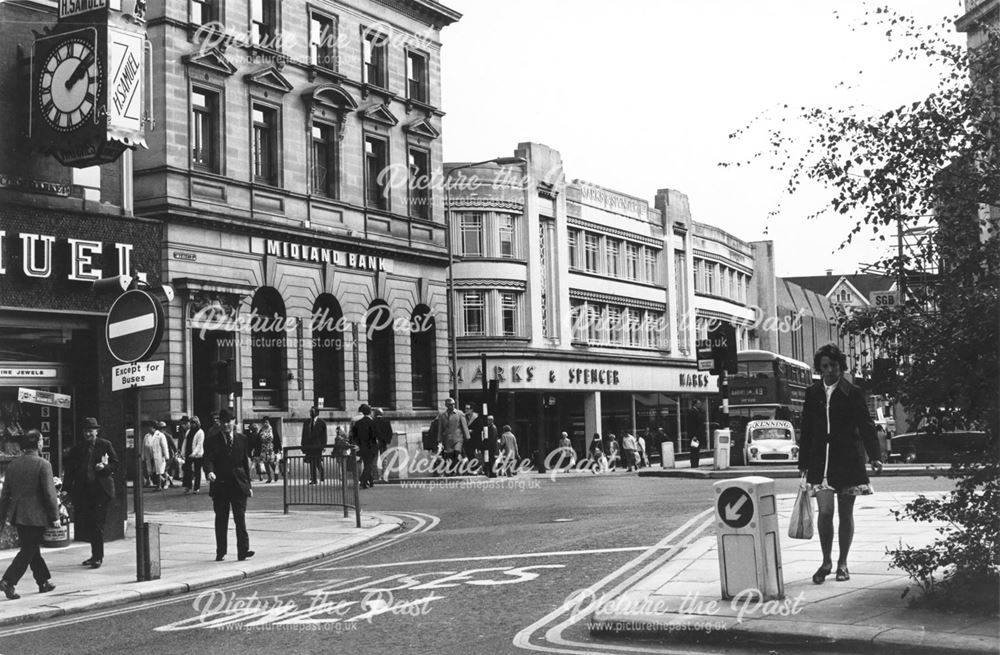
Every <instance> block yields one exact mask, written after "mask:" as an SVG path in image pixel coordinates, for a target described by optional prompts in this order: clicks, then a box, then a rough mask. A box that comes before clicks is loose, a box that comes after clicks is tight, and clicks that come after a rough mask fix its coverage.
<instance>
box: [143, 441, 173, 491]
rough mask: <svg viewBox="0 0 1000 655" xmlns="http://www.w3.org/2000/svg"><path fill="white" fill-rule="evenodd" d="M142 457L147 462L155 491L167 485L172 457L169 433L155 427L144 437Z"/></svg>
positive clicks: (147, 468) (147, 469)
mask: <svg viewBox="0 0 1000 655" xmlns="http://www.w3.org/2000/svg"><path fill="white" fill-rule="evenodd" d="M142 458H143V461H145V462H146V471H147V472H148V473H149V477H150V479H151V480H152V482H153V485H154V486H155V487H156V489H155V491H159V490H160V489H161V488H163V487H166V486H167V478H166V475H165V473H166V471H167V460H168V459H170V446H169V445H167V435H165V434H163V432H162V431H160V430H156V429H153V428H152V426H150V431H149V432H147V433H146V435H145V436H144V437H143V439H142Z"/></svg>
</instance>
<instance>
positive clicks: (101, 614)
mask: <svg viewBox="0 0 1000 655" xmlns="http://www.w3.org/2000/svg"><path fill="white" fill-rule="evenodd" d="M379 513H380V514H385V515H387V516H395V515H397V514H408V515H412V518H413V519H414V520H415V521H416V522H417V525H416V526H415V527H413V528H411V529H409V530H407V531H406V532H402V533H394V534H390V535H385V536H386V541H384V542H383V543H374V544H369V545H366V546H362V547H361V548H358V549H357V550H347V551H342V552H341V553H338V554H336V555H333V556H331V557H325V558H323V560H322V561H320V562H315V563H312V564H305V565H300V566H299V567H297V568H296V571H295V572H293V573H288V572H287V570H279V571H272V572H270V573H267V574H265V575H263V576H259V577H255V578H252V579H247V580H244V581H243V582H240V583H237V584H232V585H223V586H221V587H220V588H223V589H225V590H226V591H236V590H239V589H244V588H246V587H252V586H254V585H258V584H262V583H264V582H267V581H269V580H271V579H275V578H280V577H283V576H291V575H301V574H303V573H306V572H307V571H310V570H313V569H316V568H318V567H320V566H321V565H322V564H326V563H327V562H328V561H330V560H331V559H332V560H334V561H340V560H344V559H348V558H351V557H357V556H359V555H367V554H369V553H372V552H375V551H377V550H382V549H383V548H388V547H390V546H393V547H394V546H396V545H398V543H399V542H400V541H403V540H405V539H408V538H409V537H411V536H413V535H414V534H417V533H419V532H423V531H426V529H427V528H428V527H433V526H435V525H437V524H438V523H440V521H441V520H440V519H439V518H438V517H436V516H433V515H431V514H420V513H418V512H379ZM204 591H205V590H204V589H198V590H195V591H188V592H186V593H183V594H180V595H177V596H168V597H166V598H160V599H156V600H150V601H147V602H144V603H139V604H135V605H123V606H121V607H115V608H111V609H107V610H98V611H96V612H92V613H85V614H74V615H71V616H68V617H66V618H63V619H58V620H55V621H45V620H41V621H39V622H38V623H37V624H32V625H28V626H24V627H15V628H11V629H9V630H4V629H2V628H0V637H12V636H15V635H21V634H27V633H30V632H39V631H41V630H48V629H50V628H58V627H62V626H66V625H73V624H75V623H84V622H86V621H96V620H100V619H105V618H110V617H115V616H121V615H123V614H129V613H131V612H141V611H144V610H147V609H153V608H156V607H164V606H166V605H174V604H176V603H180V602H184V601H186V600H190V599H192V598H196V597H197V596H198V595H199V594H201V593H204Z"/></svg>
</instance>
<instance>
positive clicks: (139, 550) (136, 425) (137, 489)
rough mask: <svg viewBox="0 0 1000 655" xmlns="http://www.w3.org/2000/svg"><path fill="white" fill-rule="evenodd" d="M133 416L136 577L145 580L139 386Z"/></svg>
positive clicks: (146, 547) (134, 395)
mask: <svg viewBox="0 0 1000 655" xmlns="http://www.w3.org/2000/svg"><path fill="white" fill-rule="evenodd" d="M131 394H132V407H133V409H134V412H135V413H134V417H135V418H133V427H132V435H133V443H134V445H135V482H134V483H133V485H132V511H133V514H134V518H135V579H136V580H137V581H138V582H143V581H144V580H148V579H149V578H148V577H147V575H146V571H147V570H148V568H149V567H148V566H147V563H148V562H149V544H147V543H146V531H145V530H144V529H143V526H144V524H145V517H144V516H143V510H142V436H143V435H142V427H141V426H142V420H141V416H142V390H141V389H140V388H139V387H134V388H133V389H131Z"/></svg>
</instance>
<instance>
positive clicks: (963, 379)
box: [723, 7, 1000, 611]
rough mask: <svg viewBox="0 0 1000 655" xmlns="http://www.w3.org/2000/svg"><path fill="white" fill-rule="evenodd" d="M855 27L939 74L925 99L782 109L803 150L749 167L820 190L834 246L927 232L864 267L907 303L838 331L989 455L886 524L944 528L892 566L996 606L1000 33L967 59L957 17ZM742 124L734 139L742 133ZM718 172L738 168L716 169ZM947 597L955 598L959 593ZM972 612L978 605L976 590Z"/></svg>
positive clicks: (912, 409) (780, 147)
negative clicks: (888, 362)
mask: <svg viewBox="0 0 1000 655" xmlns="http://www.w3.org/2000/svg"><path fill="white" fill-rule="evenodd" d="M867 19H868V20H866V21H865V23H864V26H863V27H862V29H884V30H886V31H885V34H886V36H887V37H888V38H890V39H891V40H892V41H893V42H894V43H899V42H902V46H901V47H900V48H899V50H898V52H897V53H896V55H895V59H897V60H907V59H910V60H919V61H926V62H927V63H928V64H930V65H932V66H934V67H935V70H940V71H942V73H941V75H940V79H939V81H938V84H937V87H936V88H935V89H934V91H933V92H932V93H930V94H929V95H927V96H926V97H925V98H920V99H918V100H916V101H914V102H912V103H909V104H906V105H902V106H899V107H897V108H895V109H892V110H890V111H886V112H882V113H877V114H866V113H864V112H863V111H862V110H859V109H858V108H856V107H845V108H808V107H802V108H801V109H799V110H798V111H795V110H789V109H787V107H786V110H787V111H790V112H791V113H792V114H793V116H791V117H787V118H786V119H785V120H786V121H787V120H796V119H798V122H803V121H804V122H805V123H806V124H807V125H809V126H810V127H811V128H812V130H811V136H810V137H809V138H808V139H807V140H806V141H805V142H803V141H802V140H801V139H796V138H795V137H794V136H791V135H786V134H785V133H784V132H783V131H782V130H781V129H780V128H778V129H772V130H770V131H769V133H768V142H769V148H768V150H766V151H763V152H760V153H757V155H755V159H756V158H764V159H770V160H772V161H775V160H777V161H779V162H781V163H780V164H779V165H778V166H776V167H778V168H781V169H782V170H785V171H786V172H788V173H789V179H788V185H787V191H788V192H789V193H795V192H796V191H797V190H799V189H800V188H801V187H802V185H803V184H804V183H805V182H806V181H811V182H816V183H819V184H820V185H822V186H823V188H825V189H826V190H827V191H829V192H830V198H829V205H830V208H832V210H833V211H834V212H836V213H838V214H841V215H843V216H844V217H846V218H847V220H848V221H852V222H853V225H851V227H850V229H849V232H848V234H847V235H846V237H845V244H846V243H849V242H850V241H851V239H852V238H854V237H856V236H857V235H859V234H861V233H870V234H873V235H875V236H876V238H879V239H882V240H885V239H886V237H887V236H888V237H890V238H891V237H892V236H895V234H896V233H897V230H908V229H909V228H912V227H919V226H924V225H926V224H927V223H928V219H930V223H931V224H932V226H933V228H934V229H933V230H932V231H930V232H928V233H927V234H926V236H925V237H924V238H922V239H921V240H920V241H919V242H918V243H917V244H916V246H915V247H913V248H911V249H910V250H907V251H903V252H897V253H896V254H895V255H893V256H891V257H887V258H885V259H884V260H883V261H881V262H878V263H877V264H876V268H880V269H881V270H882V271H883V272H884V273H885V274H886V275H891V276H894V277H895V278H896V279H897V280H899V281H900V282H902V285H903V287H904V288H905V291H906V294H905V301H904V302H902V303H901V304H900V305H898V306H896V307H890V308H877V309H873V310H871V311H864V312H856V313H854V314H851V315H849V316H845V317H844V319H843V321H842V325H841V329H842V330H843V331H844V332H846V333H848V334H853V335H866V336H869V337H871V338H872V339H873V342H874V343H875V345H876V349H877V353H878V355H879V356H882V357H887V358H890V359H892V360H895V361H896V362H897V364H898V371H897V375H896V377H895V379H894V380H893V382H894V387H895V388H894V392H895V393H894V395H895V396H896V398H897V399H898V400H899V401H900V402H901V403H902V404H903V406H904V407H905V408H906V410H907V413H908V414H909V415H910V416H911V417H912V419H913V420H914V421H915V422H917V423H919V422H920V421H922V420H925V419H928V420H929V421H930V424H931V425H934V426H937V427H938V428H942V427H948V426H949V424H950V425H952V426H954V427H970V428H979V429H984V430H986V431H987V433H988V434H989V436H990V438H991V446H990V447H989V448H987V449H986V450H984V451H983V452H980V453H977V454H976V456H975V457H972V458H969V459H966V460H963V461H961V462H957V463H955V464H954V465H953V466H952V468H951V469H950V471H949V472H948V477H950V478H953V479H954V480H955V481H956V486H955V489H954V490H953V491H952V492H950V494H949V495H948V496H947V497H945V498H943V499H929V498H926V497H919V498H917V499H916V500H914V501H913V502H912V503H910V504H909V505H908V506H907V507H906V509H905V510H904V511H902V512H899V513H897V518H900V517H901V516H905V517H908V518H911V519H913V520H916V521H945V522H947V524H946V526H945V527H944V528H941V529H940V530H939V532H940V535H939V536H938V538H937V539H936V540H935V542H934V543H933V544H931V545H930V546H927V547H925V548H912V547H906V546H903V545H900V547H899V548H898V549H895V550H892V551H890V553H889V554H890V556H891V562H892V564H893V566H896V567H898V568H902V569H903V570H905V571H907V572H908V573H909V574H910V575H911V577H912V578H913V579H915V580H916V581H917V582H918V583H919V584H920V586H921V587H922V588H923V589H924V590H925V591H926V592H929V593H928V596H927V598H928V599H929V600H932V601H941V602H944V603H947V604H949V605H951V606H954V603H955V602H956V601H957V600H961V598H969V594H970V590H972V589H978V590H980V591H983V592H984V593H985V594H986V596H985V598H986V600H987V601H988V603H989V605H988V607H990V608H991V609H992V610H993V611H996V610H997V587H998V581H1000V579H998V573H1000V560H998V552H997V546H998V532H1000V523H998V519H997V517H998V516H1000V513H998V510H1000V481H998V474H1000V469H998V458H997V447H996V440H997V435H998V434H1000V407H998V396H1000V392H998V380H1000V365H998V360H1000V358H998V349H1000V289H998V280H1000V236H998V235H997V228H998V218H1000V84H998V80H997V77H998V70H1000V36H998V30H997V29H996V26H994V27H993V28H992V29H988V30H987V32H986V35H985V38H984V39H983V42H982V43H981V44H980V45H979V46H978V47H976V48H974V49H972V50H969V49H967V48H966V47H965V46H964V45H957V44H955V43H953V42H951V41H950V40H949V39H948V38H947V36H946V35H947V34H948V33H949V32H953V30H954V27H953V21H952V20H950V19H949V20H945V21H943V22H942V23H941V24H940V25H938V26H925V25H918V24H917V23H916V21H915V20H914V19H913V18H911V17H907V16H903V15H899V14H897V13H895V12H894V11H893V10H891V9H888V8H881V7H880V8H875V9H871V10H870V11H869V12H868V14H867ZM756 127H757V125H755V124H751V126H748V128H746V129H744V130H740V131H738V132H736V133H734V134H733V135H731V137H732V138H741V137H743V136H744V135H745V134H746V133H747V132H748V131H749V130H752V129H756ZM723 165H726V166H733V165H742V164H733V163H729V164H723ZM959 589H961V590H962V592H963V593H961V594H959V593H955V592H956V591H958V590H959ZM973 597H974V601H973V602H974V603H975V604H977V605H980V606H981V605H982V603H983V601H984V597H982V596H977V595H975V594H973Z"/></svg>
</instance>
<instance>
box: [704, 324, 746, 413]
mask: <svg viewBox="0 0 1000 655" xmlns="http://www.w3.org/2000/svg"><path fill="white" fill-rule="evenodd" d="M708 346H709V347H711V351H712V370H711V373H712V374H713V375H718V376H719V393H720V394H721V395H722V421H721V427H722V428H723V429H728V428H729V374H730V373H736V370H737V368H736V366H737V360H736V326H735V325H733V324H732V323H719V324H718V325H716V326H715V327H714V328H712V329H711V330H709V332H708ZM706 350H707V348H706ZM698 358H699V362H698V369H699V370H701V361H700V360H701V349H699V351H698Z"/></svg>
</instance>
